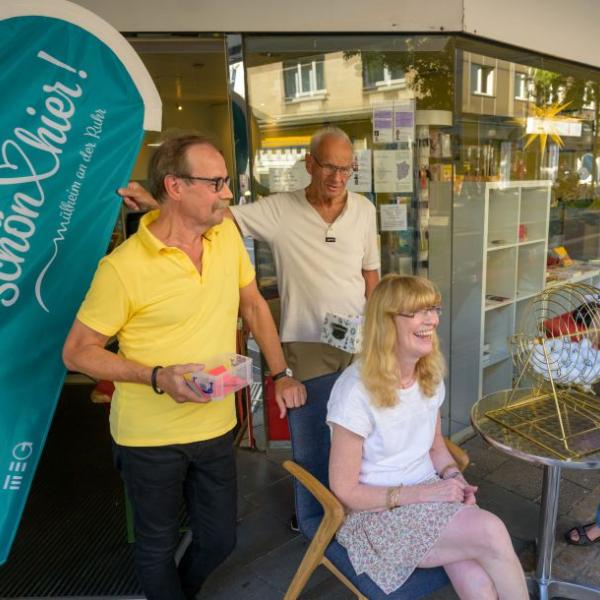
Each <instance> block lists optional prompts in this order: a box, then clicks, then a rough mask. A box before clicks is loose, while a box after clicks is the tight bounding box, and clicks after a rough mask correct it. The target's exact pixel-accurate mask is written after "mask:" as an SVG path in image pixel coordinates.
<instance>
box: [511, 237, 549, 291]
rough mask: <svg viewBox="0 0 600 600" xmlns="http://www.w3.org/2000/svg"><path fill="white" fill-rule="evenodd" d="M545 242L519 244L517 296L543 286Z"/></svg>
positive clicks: (540, 288)
mask: <svg viewBox="0 0 600 600" xmlns="http://www.w3.org/2000/svg"><path fill="white" fill-rule="evenodd" d="M545 278H546V242H545V241H544V242H538V243H537V244H528V245H526V246H520V247H519V252H518V260H517V298H523V297H524V296H531V295H532V294H535V293H537V292H539V291H540V290H542V289H543V288H544V283H545Z"/></svg>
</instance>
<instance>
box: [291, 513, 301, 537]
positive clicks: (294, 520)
mask: <svg viewBox="0 0 600 600" xmlns="http://www.w3.org/2000/svg"><path fill="white" fill-rule="evenodd" d="M290 529H291V530H292V531H293V532H295V533H298V532H299V531H300V527H298V517H297V516H296V513H294V514H293V515H292V516H291V517H290Z"/></svg>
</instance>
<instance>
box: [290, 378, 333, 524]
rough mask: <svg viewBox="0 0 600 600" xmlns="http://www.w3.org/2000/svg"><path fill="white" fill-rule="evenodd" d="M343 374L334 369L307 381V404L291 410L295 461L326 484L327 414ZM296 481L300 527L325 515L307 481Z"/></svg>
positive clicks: (327, 483) (328, 437)
mask: <svg viewBox="0 0 600 600" xmlns="http://www.w3.org/2000/svg"><path fill="white" fill-rule="evenodd" d="M339 376H340V373H330V374H328V375H323V376H321V377H315V378H314V379H309V380H308V381H305V382H304V385H305V386H306V394H307V396H306V404H305V405H304V406H302V407H300V408H294V409H292V410H290V411H289V414H288V423H289V426H290V439H291V441H292V455H293V458H294V461H295V462H296V463H298V464H299V465H300V466H301V467H304V468H305V469H306V470H307V471H309V472H310V473H311V474H312V475H313V476H314V477H316V478H317V479H318V480H319V481H320V482H321V483H322V484H323V485H325V486H326V487H329V474H328V470H329V449H330V446H331V438H330V433H329V427H328V426H327V423H326V422H325V417H326V416H327V401H328V400H329V395H330V393H331V389H332V388H333V384H334V383H335V382H336V380H337V378H338V377H339ZM294 485H295V486H296V516H297V517H298V523H299V524H300V529H304V528H303V527H302V523H303V522H305V521H306V519H310V518H311V517H317V516H320V515H322V514H323V509H322V508H321V505H320V504H319V503H318V502H317V500H315V498H314V496H313V495H312V494H311V493H310V492H309V491H308V490H307V489H306V488H305V487H304V486H303V485H301V484H299V483H298V482H297V481H294Z"/></svg>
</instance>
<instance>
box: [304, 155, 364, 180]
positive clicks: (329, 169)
mask: <svg viewBox="0 0 600 600" xmlns="http://www.w3.org/2000/svg"><path fill="white" fill-rule="evenodd" d="M311 156H312V158H313V160H314V161H315V162H316V163H317V164H318V165H319V167H321V169H323V171H325V173H326V174H327V175H335V174H336V173H339V174H340V175H341V176H342V177H350V175H352V173H354V167H353V166H349V167H338V166H337V165H331V164H329V163H322V162H321V161H320V160H319V159H318V158H317V157H316V156H315V155H314V154H311Z"/></svg>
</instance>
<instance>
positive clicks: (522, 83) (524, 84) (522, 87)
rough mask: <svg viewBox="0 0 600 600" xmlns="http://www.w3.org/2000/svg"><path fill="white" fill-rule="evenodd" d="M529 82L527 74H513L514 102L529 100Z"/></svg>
mask: <svg viewBox="0 0 600 600" xmlns="http://www.w3.org/2000/svg"><path fill="white" fill-rule="evenodd" d="M529 98H530V91H529V81H528V78H527V73H515V100H529Z"/></svg>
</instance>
